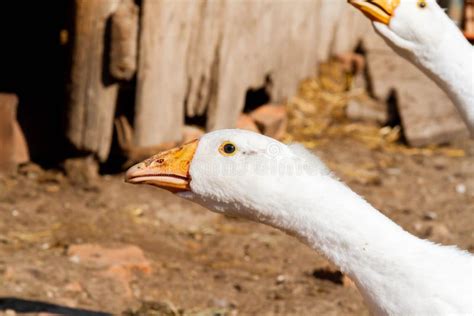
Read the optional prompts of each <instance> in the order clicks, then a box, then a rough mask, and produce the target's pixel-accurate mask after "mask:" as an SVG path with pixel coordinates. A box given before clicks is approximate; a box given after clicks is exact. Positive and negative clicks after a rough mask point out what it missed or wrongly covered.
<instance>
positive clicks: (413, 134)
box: [0, 0, 474, 316]
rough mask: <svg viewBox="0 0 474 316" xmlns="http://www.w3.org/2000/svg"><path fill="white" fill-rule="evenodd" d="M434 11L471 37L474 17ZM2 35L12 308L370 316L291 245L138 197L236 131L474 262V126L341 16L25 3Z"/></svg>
mask: <svg viewBox="0 0 474 316" xmlns="http://www.w3.org/2000/svg"><path fill="white" fill-rule="evenodd" d="M438 2H439V4H440V5H441V6H442V7H445V8H447V11H446V12H447V14H448V15H449V16H450V17H451V19H453V21H454V22H455V23H456V24H457V25H458V26H459V27H460V29H461V30H462V31H463V32H464V34H465V36H466V38H468V39H470V40H473V39H474V3H473V2H472V1H463V0H444V1H441V0H440V1H438ZM0 40H1V46H0V47H1V48H0V313H3V314H5V315H15V314H21V313H43V315H44V313H56V314H57V313H60V314H61V313H62V314H66V315H105V314H107V313H112V314H123V315H203V316H204V315H314V314H328V315H364V314H368V312H367V311H366V308H365V307H364V305H363V303H362V299H361V297H360V295H359V294H358V292H357V290H356V289H355V287H354V286H353V284H352V282H351V281H350V280H349V279H347V277H345V276H344V275H343V274H342V273H341V272H340V271H338V270H337V269H336V268H334V267H332V266H331V265H330V264H329V263H328V262H326V261H325V259H323V258H322V257H320V256H318V255H317V254H314V253H313V252H312V251H311V250H309V249H307V248H306V247H305V246H303V245H301V244H299V243H298V242H297V241H295V240H293V239H292V238H290V237H288V236H286V235H284V234H282V233H280V232H277V231H276V230H274V229H271V228H267V227H263V226H261V225H257V224H253V223H249V222H246V221H241V220H237V219H232V218H226V217H222V216H218V215H215V214H212V213H210V212H208V211H206V210H204V209H202V208H200V207H199V206H196V205H193V204H190V203H188V202H185V201H182V200H179V199H177V198H176V197H174V196H172V195H171V194H169V193H165V192H161V191H159V190H156V189H152V188H148V187H132V186H129V185H126V184H124V183H123V182H122V175H121V174H120V173H121V172H122V171H123V170H125V169H126V168H127V167H129V166H131V165H132V164H133V163H135V162H138V161H140V160H142V159H144V158H146V157H148V156H150V155H152V154H154V153H156V152H159V151H161V150H165V149H168V148H171V147H174V146H176V145H178V144H180V143H182V142H186V141H188V140H191V139H194V138H197V137H199V136H200V135H202V134H203V133H205V132H206V131H211V130H215V129H221V128H234V127H238V128H243V129H249V130H253V131H255V132H259V133H263V134H265V135H268V136H271V137H274V138H277V139H279V140H281V141H283V142H287V143H291V142H300V143H303V144H304V145H305V146H306V147H308V148H310V149H311V150H313V151H314V152H315V153H316V154H318V155H319V156H320V157H321V158H322V159H323V160H324V161H325V162H326V163H327V164H328V166H329V167H330V168H331V169H332V170H334V171H335V173H336V174H337V175H338V176H339V177H340V178H342V179H343V180H344V181H345V182H347V183H348V184H349V185H350V187H351V188H353V189H354V190H355V191H356V192H358V193H359V194H361V195H363V196H365V197H366V198H367V199H368V200H369V201H370V202H371V203H372V204H374V205H375V206H376V207H377V208H378V209H380V210H381V211H382V212H384V213H385V214H387V215H388V216H389V217H390V218H392V219H394V220H395V221H396V222H398V223H399V224H401V225H402V226H403V227H404V228H405V229H407V230H409V231H410V232H412V233H414V234H416V235H418V236H421V237H425V238H430V239H432V240H434V241H437V242H443V243H452V244H457V245H459V246H460V247H462V248H463V249H467V250H469V251H471V252H472V251H474V242H473V237H474V236H473V231H474V221H473V217H472V214H474V181H473V179H474V150H473V148H474V146H473V145H474V142H473V140H472V139H469V137H468V135H469V134H468V131H467V128H466V127H465V126H464V124H463V121H462V120H461V118H460V117H459V114H458V113H457V111H456V109H455V108H454V106H453V105H452V103H451V101H450V100H449V99H448V98H447V96H446V95H445V94H444V92H442V91H441V90H440V89H439V88H438V87H437V86H436V85H435V84H434V83H433V82H432V81H431V80H430V79H429V78H427V77H426V76H425V75H424V74H423V73H421V72H420V71H419V70H418V69H417V68H415V67H414V66H412V65H411V64H410V63H408V62H407V61H405V60H404V59H402V58H401V57H399V56H398V55H396V54H395V53H394V52H393V51H392V50H391V49H390V48H389V47H388V46H386V44H385V43H384V42H383V41H382V39H381V38H379V37H378V36H377V35H376V34H375V32H374V31H373V29H372V26H371V25H370V23H369V21H368V20H367V19H366V18H365V17H364V16H363V15H361V14H360V12H357V11H356V10H355V9H353V8H352V7H351V6H349V5H348V4H347V3H346V2H345V1H333V0H294V1H269V0H253V1H251V0H242V1H231V0H222V1H210V0H198V1H185V0H182V1H162V0H137V1H134V0H64V1H46V2H45V1H43V2H38V1H35V2H28V3H25V2H20V1H16V2H10V3H2V4H1V5H0Z"/></svg>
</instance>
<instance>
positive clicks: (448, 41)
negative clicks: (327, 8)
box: [348, 0, 474, 136]
mask: <svg viewBox="0 0 474 316" xmlns="http://www.w3.org/2000/svg"><path fill="white" fill-rule="evenodd" d="M348 1H349V3H351V4H352V5H353V6H355V7H356V8H358V9H359V10H361V11H362V12H363V13H364V14H365V15H367V16H368V17H369V18H370V19H371V20H372V21H373V24H374V28H375V30H376V31H377V32H378V33H379V34H380V36H381V37H382V38H383V39H384V40H385V42H387V44H388V45H389V46H391V47H392V48H393V50H395V52H397V53H398V54H399V55H400V56H402V57H404V58H405V59H407V60H409V61H410V62H412V63H413V64H414V65H416V66H417V67H418V68H419V69H421V70H422V71H423V72H424V73H426V74H427V75H428V76H429V77H430V78H431V79H432V80H434V81H435V82H436V83H437V84H438V86H439V87H440V88H441V89H443V90H444V91H445V92H446V93H447V95H448V96H449V98H450V99H451V100H452V101H453V103H454V105H455V106H456V107H457V109H458V111H459V113H460V114H461V117H462V118H463V120H464V122H465V123H466V125H467V127H468V128H469V130H470V132H471V135H472V136H474V49H473V47H472V46H471V44H470V43H469V42H468V41H467V40H466V38H465V37H464V35H463V34H462V32H461V31H460V30H459V29H458V27H457V26H456V24H455V23H454V22H453V21H451V20H450V19H449V17H448V16H447V15H446V14H445V12H444V10H443V9H442V8H441V7H440V6H439V5H438V3H437V2H436V1H435V0H348Z"/></svg>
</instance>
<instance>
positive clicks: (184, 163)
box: [125, 139, 199, 192]
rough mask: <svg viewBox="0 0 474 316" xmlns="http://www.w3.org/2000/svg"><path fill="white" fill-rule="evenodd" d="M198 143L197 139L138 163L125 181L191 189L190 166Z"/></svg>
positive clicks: (176, 188)
mask: <svg viewBox="0 0 474 316" xmlns="http://www.w3.org/2000/svg"><path fill="white" fill-rule="evenodd" d="M198 143H199V141H198V140H197V139H196V140H194V141H192V142H189V143H187V144H184V145H182V146H180V147H178V148H173V149H170V150H167V151H165V152H162V153H159V154H156V155H154V156H153V157H150V158H148V159H147V160H145V161H143V162H140V163H138V164H136V165H135V166H133V167H131V168H130V169H128V171H127V173H126V174H125V181H126V182H128V183H132V184H150V185H153V186H157V187H159V188H162V189H166V190H168V191H171V192H180V191H189V190H190V187H189V184H190V182H191V176H190V175H189V167H190V165H191V161H192V159H193V157H194V153H195V152H196V149H197V146H198Z"/></svg>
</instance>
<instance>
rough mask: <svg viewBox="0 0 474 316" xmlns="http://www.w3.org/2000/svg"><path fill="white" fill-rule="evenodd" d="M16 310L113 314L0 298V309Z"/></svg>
mask: <svg viewBox="0 0 474 316" xmlns="http://www.w3.org/2000/svg"><path fill="white" fill-rule="evenodd" d="M5 310H14V311H15V312H17V313H41V312H44V313H51V314H57V315H70V316H110V315H112V314H109V313H103V312H96V311H91V310H86V309H80V308H70V307H66V306H61V305H55V304H50V303H45V302H41V301H31V300H24V299H21V298H15V297H2V298H0V311H5Z"/></svg>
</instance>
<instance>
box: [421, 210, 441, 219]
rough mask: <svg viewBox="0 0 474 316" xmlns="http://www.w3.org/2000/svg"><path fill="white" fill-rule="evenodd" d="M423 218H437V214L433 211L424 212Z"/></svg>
mask: <svg viewBox="0 0 474 316" xmlns="http://www.w3.org/2000/svg"><path fill="white" fill-rule="evenodd" d="M423 218H424V219H426V220H429V221H432V220H435V219H437V218H438V214H436V213H435V212H426V213H425V214H424V215H423Z"/></svg>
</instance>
